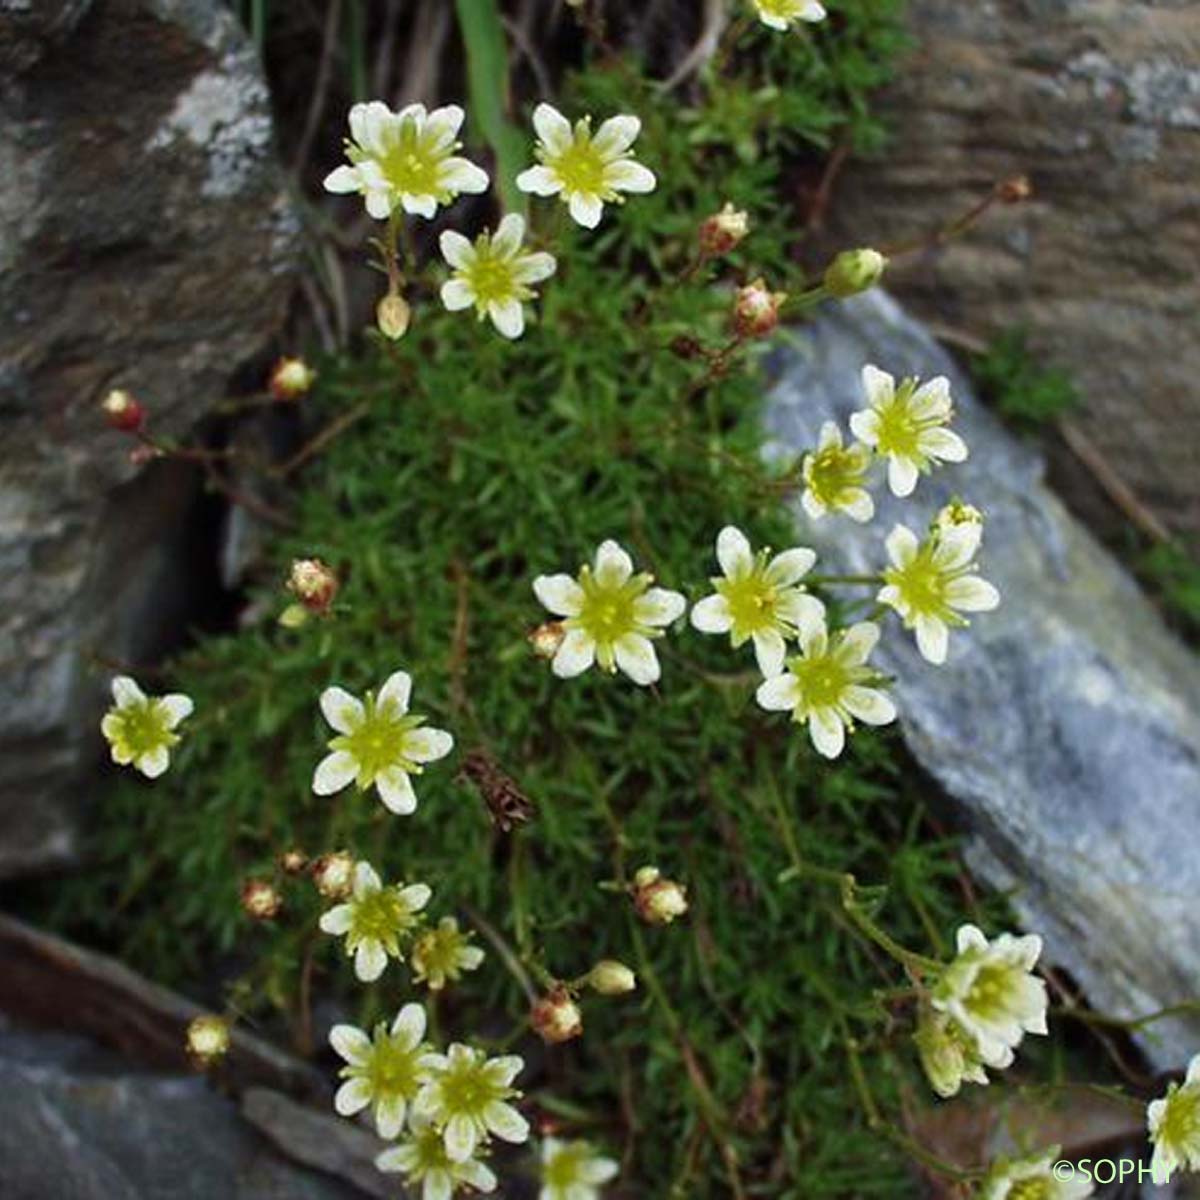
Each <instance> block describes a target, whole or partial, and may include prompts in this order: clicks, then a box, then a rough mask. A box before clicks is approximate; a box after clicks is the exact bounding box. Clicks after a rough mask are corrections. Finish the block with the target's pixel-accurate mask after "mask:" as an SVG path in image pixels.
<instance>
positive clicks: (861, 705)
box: [842, 685, 896, 725]
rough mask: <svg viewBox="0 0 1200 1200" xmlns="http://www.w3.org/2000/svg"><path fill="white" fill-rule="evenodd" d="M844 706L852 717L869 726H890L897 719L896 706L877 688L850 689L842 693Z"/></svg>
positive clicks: (854, 687) (853, 687) (854, 686)
mask: <svg viewBox="0 0 1200 1200" xmlns="http://www.w3.org/2000/svg"><path fill="white" fill-rule="evenodd" d="M842 704H843V705H844V706H845V708H846V711H847V712H848V713H849V714H850V715H851V716H852V717H854V718H855V719H857V720H859V721H865V722H866V723H867V724H868V725H890V724H891V723H892V722H893V721H894V720H895V719H896V706H895V705H894V704H893V703H892V701H891V699H890V698H889V697H887V696H885V695H884V694H883V692H880V691H877V690H876V689H875V688H868V687H859V686H858V685H853V686H851V687H848V688H847V689H846V690H845V691H844V692H843V693H842Z"/></svg>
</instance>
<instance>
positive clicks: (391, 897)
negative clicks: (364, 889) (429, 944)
mask: <svg viewBox="0 0 1200 1200" xmlns="http://www.w3.org/2000/svg"><path fill="white" fill-rule="evenodd" d="M415 923H416V918H415V917H414V915H413V914H412V913H411V912H410V911H409V909H408V906H407V905H406V904H405V903H404V901H403V900H401V899H400V894H399V892H398V891H397V889H396V888H394V887H385V888H380V889H379V891H377V892H369V893H368V894H367V895H365V896H364V897H363V898H362V899H361V900H355V901H354V902H353V904H352V915H351V918H350V932H349V933H348V934H347V935H346V939H347V944H348V945H349V946H350V947H351V948H353V947H355V946H357V945H358V943H359V942H362V941H366V940H368V939H374V940H375V941H379V942H383V943H384V945H395V942H396V935H397V934H399V933H402V932H403V931H404V930H406V929H409V928H411V927H412V926H413V925H414V924H415Z"/></svg>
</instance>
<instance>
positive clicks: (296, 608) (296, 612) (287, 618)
mask: <svg viewBox="0 0 1200 1200" xmlns="http://www.w3.org/2000/svg"><path fill="white" fill-rule="evenodd" d="M311 616H312V613H310V612H309V611H308V609H307V608H305V607H304V605H303V604H289V605H288V606H287V608H285V609H284V610H283V612H281V613H280V614H279V624H280V625H282V626H283V627H284V629H303V628H304V626H305V625H307V624H308V620H309V618H310V617H311Z"/></svg>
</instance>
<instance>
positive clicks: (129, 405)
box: [100, 388, 146, 433]
mask: <svg viewBox="0 0 1200 1200" xmlns="http://www.w3.org/2000/svg"><path fill="white" fill-rule="evenodd" d="M100 408H101V411H103V413H104V419H105V420H106V421H107V422H108V424H109V426H110V427H111V428H113V429H118V430H120V431H121V432H122V433H140V432H141V431H142V429H143V428H144V426H145V424H146V410H145V409H144V408H143V407H142V406H141V405H140V404H139V403H138V401H137V400H136V399H135V398H134V397H133V395H132V394H131V393H129V392H127V391H125V390H124V389H123V388H113V390H112V391H111V392H109V393H108V395H107V396H105V397H104V399H103V400H102V401H101V402H100Z"/></svg>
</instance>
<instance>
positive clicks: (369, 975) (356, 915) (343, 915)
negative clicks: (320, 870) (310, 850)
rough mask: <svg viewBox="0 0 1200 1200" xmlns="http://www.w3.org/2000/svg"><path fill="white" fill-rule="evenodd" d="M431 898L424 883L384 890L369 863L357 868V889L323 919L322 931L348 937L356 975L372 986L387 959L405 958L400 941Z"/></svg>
mask: <svg viewBox="0 0 1200 1200" xmlns="http://www.w3.org/2000/svg"><path fill="white" fill-rule="evenodd" d="M431 895H432V892H431V891H430V889H429V887H428V886H427V885H426V884H424V883H412V884H409V885H408V886H407V887H405V886H404V885H403V884H393V885H389V886H388V887H384V886H383V884H382V883H381V882H380V879H379V876H378V875H377V874H376V873H375V869H374V867H372V866H371V865H370V863H365V862H360V863H356V864H355V866H354V890H353V892H352V893H351V896H350V899H349V900H347V901H346V902H345V903H344V904H336V905H334V907H333V908H331V909H330V910H329V911H328V912H327V913H325V914H323V915H322V917H321V922H320V924H321V929H322V930H323V931H324V932H325V933H329V934H332V935H333V936H334V937H342V936H343V935H344V936H345V938H346V953H347V954H349V955H353V956H354V973H355V974H356V975H357V976H358V977H359V979H361V980H363V982H364V983H370V982H371V981H372V980H375V979H378V978H379V977H380V975H382V974H383V971H384V968H385V967H386V966H387V961H388V958H389V957H391V958H395V959H402V958H403V957H404V955H403V951H402V948H401V945H400V943H401V939H402V938H407V937H408V936H409V935H410V934H411V933H412V930H413V928H414V927H415V926H416V924H417V914H418V913H419V912H420V911H421V909H423V908H424V907H425V905H426V904H428V903H429V897H430V896H431Z"/></svg>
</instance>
